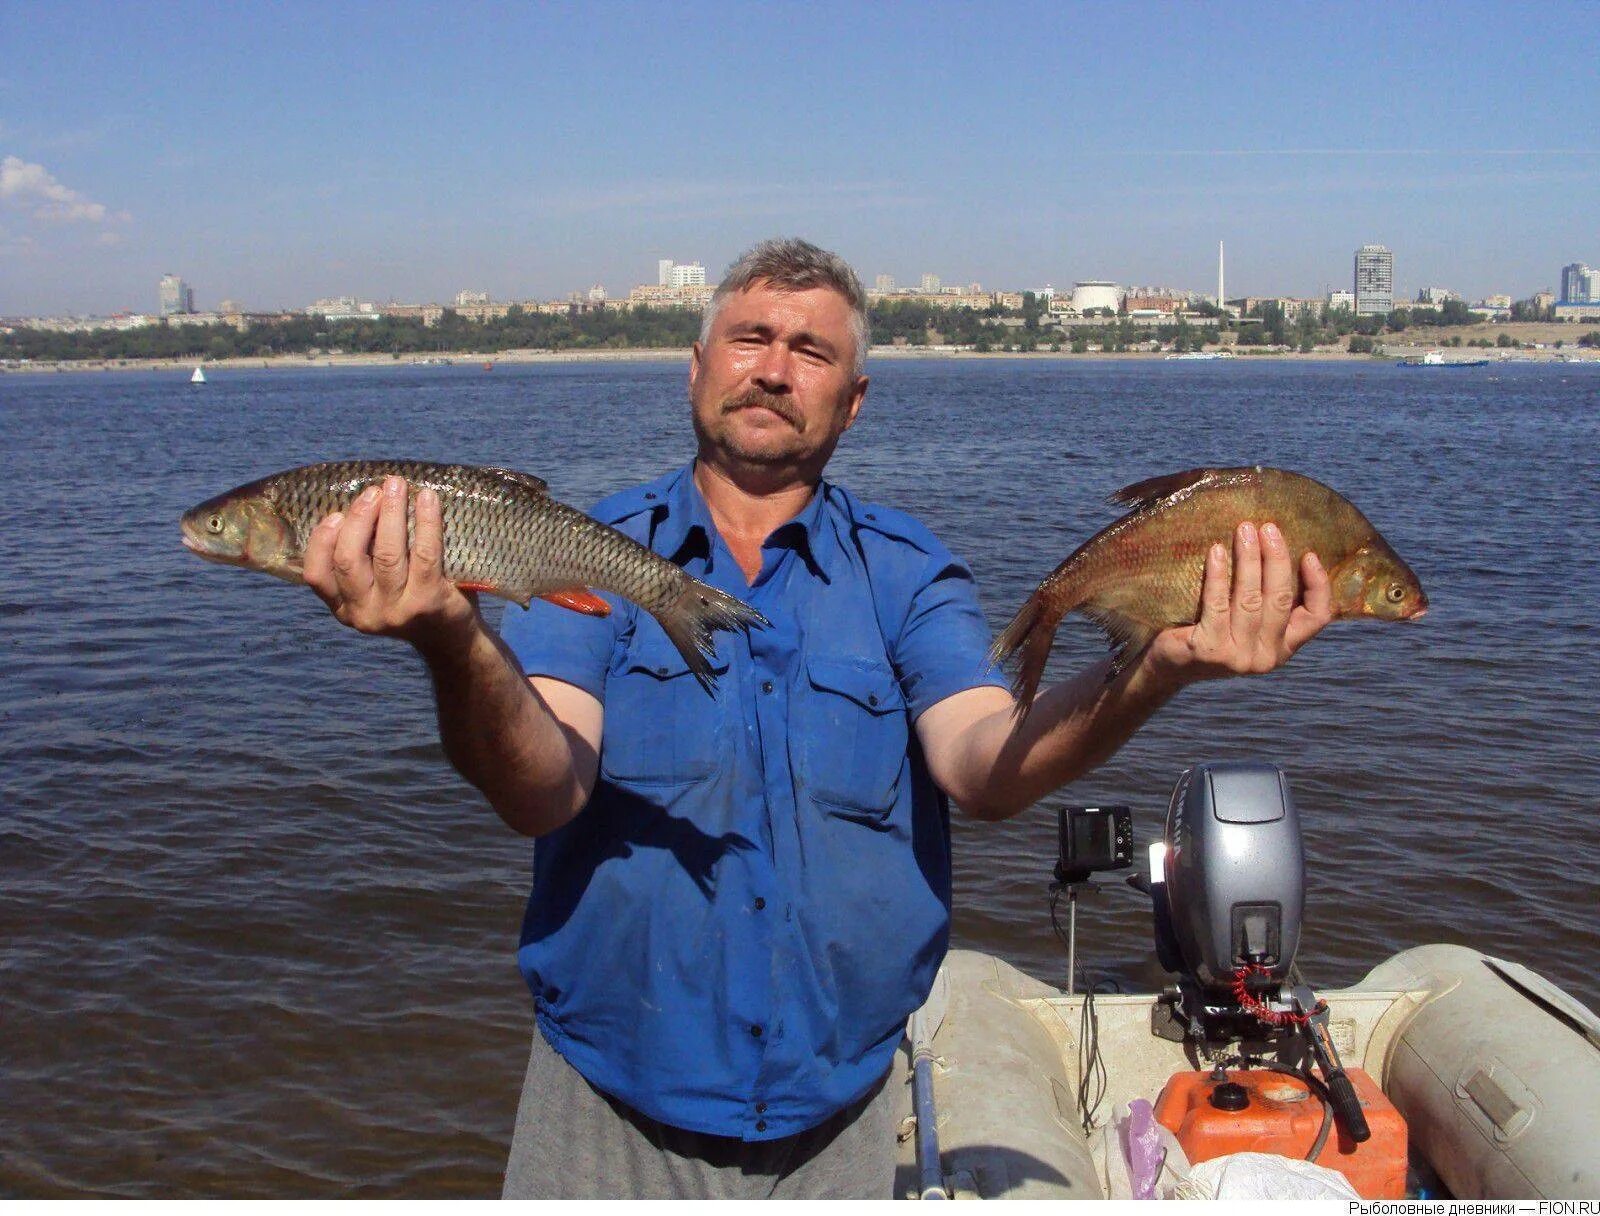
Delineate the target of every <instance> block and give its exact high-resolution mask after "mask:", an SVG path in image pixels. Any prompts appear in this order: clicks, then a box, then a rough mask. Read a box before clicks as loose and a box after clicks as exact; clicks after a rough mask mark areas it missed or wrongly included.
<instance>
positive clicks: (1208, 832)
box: [1152, 760, 1305, 997]
mask: <svg viewBox="0 0 1600 1216" xmlns="http://www.w3.org/2000/svg"><path fill="white" fill-rule="evenodd" d="M1165 843H1166V859H1165V863H1164V868H1165V874H1164V877H1165V881H1164V882H1160V883H1156V884H1153V886H1152V898H1153V899H1154V900H1155V903H1156V933H1157V940H1156V945H1157V950H1158V951H1159V953H1160V955H1161V963H1162V966H1164V967H1166V968H1167V970H1169V971H1173V972H1176V973H1177V974H1179V975H1183V976H1186V977H1188V978H1190V979H1192V980H1193V981H1194V982H1195V983H1196V984H1197V985H1198V986H1199V987H1200V988H1201V989H1202V990H1203V991H1204V995H1206V996H1208V997H1216V996H1220V995H1221V994H1222V993H1232V992H1233V990H1234V988H1235V987H1236V982H1237V977H1238V976H1239V974H1240V972H1241V970H1243V971H1244V972H1245V974H1246V976H1247V982H1248V985H1249V987H1250V988H1251V989H1253V990H1257V991H1259V990H1262V989H1266V988H1270V987H1271V986H1273V985H1275V984H1279V983H1282V981H1283V980H1285V979H1286V978H1287V977H1288V974H1289V967H1290V964H1292V963H1293V962H1294V955H1295V951H1296V950H1297V949H1298V948H1299V945H1300V918H1301V914H1302V913H1303V912H1304V910H1305V855H1304V852H1303V850H1302V845H1301V842H1300V821H1299V819H1298V818H1297V817H1296V816H1295V810H1294V802H1293V801H1292V800H1291V799H1290V797H1289V782H1288V779H1287V778H1286V777H1285V776H1284V773H1283V770H1282V769H1280V768H1278V766H1277V765H1275V764H1265V763H1262V762H1260V761H1249V760H1247V761H1238V762H1233V763H1218V764H1201V765H1197V766H1196V767H1194V768H1192V769H1190V770H1189V771H1188V772H1186V773H1184V775H1183V776H1182V777H1181V778H1180V779H1179V781H1178V785H1177V788H1175V789H1174V790H1173V791H1172V801H1171V803H1170V804H1169V806H1168V808H1167V830H1166V840H1165ZM1152 877H1156V876H1155V875H1152Z"/></svg>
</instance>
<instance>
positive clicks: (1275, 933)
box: [1149, 761, 1405, 1196]
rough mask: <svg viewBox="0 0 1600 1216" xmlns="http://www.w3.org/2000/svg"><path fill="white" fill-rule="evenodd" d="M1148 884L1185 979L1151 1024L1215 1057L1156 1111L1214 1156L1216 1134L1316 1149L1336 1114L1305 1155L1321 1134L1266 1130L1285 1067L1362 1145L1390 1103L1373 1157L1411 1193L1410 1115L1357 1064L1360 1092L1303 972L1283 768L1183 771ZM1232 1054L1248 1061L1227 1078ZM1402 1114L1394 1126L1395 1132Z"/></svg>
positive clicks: (1299, 902)
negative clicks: (1407, 1178) (1298, 962)
mask: <svg viewBox="0 0 1600 1216" xmlns="http://www.w3.org/2000/svg"><path fill="white" fill-rule="evenodd" d="M1149 890H1150V896H1151V901H1152V903H1153V905H1154V912H1155V931H1156V950H1157V954H1158V955H1159V957H1160V960H1161V964H1162V966H1163V967H1165V968H1166V969H1167V970H1168V971H1171V972H1173V973H1174V974H1175V975H1176V976H1177V977H1178V983H1177V985H1176V987H1175V988H1174V989H1172V990H1170V991H1169V992H1167V993H1165V994H1164V995H1163V996H1162V998H1161V1000H1160V1001H1159V1002H1158V1003H1157V1005H1156V1007H1155V1010H1154V1011H1153V1015H1152V1016H1153V1022H1152V1027H1151V1029H1152V1031H1153V1032H1154V1033H1155V1034H1157V1035H1160V1036H1162V1037H1164V1038H1170V1039H1173V1040H1175V1041H1179V1042H1187V1043H1188V1044H1189V1045H1190V1047H1191V1049H1192V1052H1193V1056H1192V1058H1194V1059H1195V1061H1196V1063H1198V1062H1199V1060H1200V1058H1201V1057H1204V1058H1206V1059H1207V1060H1210V1061H1211V1062H1212V1063H1213V1067H1212V1068H1211V1069H1210V1070H1209V1071H1208V1070H1204V1069H1202V1070H1200V1071H1198V1072H1194V1073H1179V1074H1178V1075H1176V1076H1174V1077H1173V1078H1172V1079H1171V1080H1170V1081H1169V1082H1168V1084H1167V1087H1166V1088H1165V1089H1164V1090H1163V1091H1162V1095H1161V1099H1160V1101H1159V1102H1158V1103H1157V1105H1156V1117H1157V1118H1158V1119H1159V1120H1160V1121H1161V1122H1163V1123H1164V1124H1166V1125H1167V1126H1169V1127H1170V1128H1171V1129H1172V1130H1173V1132H1174V1133H1175V1134H1177V1135H1178V1137H1179V1141H1180V1143H1183V1144H1184V1146H1185V1149H1186V1150H1188V1151H1189V1152H1190V1159H1191V1160H1195V1161H1199V1160H1207V1159H1209V1158H1210V1157H1212V1156H1216V1155H1218V1154H1219V1152H1220V1151H1223V1149H1222V1148H1221V1147H1220V1146H1228V1147H1227V1151H1235V1150H1236V1149H1237V1148H1238V1147H1241V1146H1245V1147H1247V1146H1249V1145H1252V1144H1256V1145H1260V1144H1265V1143H1269V1142H1271V1143H1277V1144H1279V1145H1280V1148H1279V1149H1278V1150H1277V1151H1287V1149H1288V1147H1289V1146H1291V1145H1292V1146H1293V1147H1294V1155H1306V1156H1309V1157H1310V1158H1311V1159H1313V1160H1316V1159H1318V1158H1319V1154H1323V1153H1324V1150H1325V1149H1326V1147H1327V1142H1328V1132H1329V1128H1328V1120H1327V1119H1326V1117H1325V1118H1324V1122H1323V1126H1322V1128H1321V1131H1320V1133H1319V1134H1317V1135H1316V1137H1315V1140H1314V1141H1313V1142H1312V1147H1311V1152H1310V1153H1308V1154H1307V1153H1305V1151H1304V1145H1303V1144H1301V1143H1300V1139H1299V1138H1300V1137H1302V1136H1304V1137H1305V1138H1306V1139H1310V1137H1311V1133H1310V1132H1309V1131H1306V1130H1305V1129H1301V1130H1299V1131H1295V1130H1292V1127H1291V1125H1292V1122H1293V1120H1292V1118H1290V1117H1289V1116H1288V1115H1284V1117H1283V1118H1282V1119H1281V1120H1279V1122H1281V1125H1282V1126H1281V1128H1280V1129H1279V1131H1281V1133H1282V1134H1281V1136H1278V1135H1277V1132H1273V1134H1272V1135H1268V1136H1266V1137H1265V1139H1263V1138H1262V1133H1261V1126H1260V1119H1261V1117H1262V1116H1263V1115H1270V1116H1271V1118H1272V1119H1273V1120H1276V1119H1277V1117H1278V1115H1279V1114H1281V1113H1282V1112H1281V1111H1279V1110H1278V1104H1275V1103H1274V1102H1273V1101H1272V1100H1271V1099H1269V1098H1266V1097H1264V1096H1263V1093H1264V1092H1265V1091H1263V1090H1262V1088H1261V1087H1262V1085H1263V1083H1264V1082H1269V1081H1270V1080H1271V1078H1272V1077H1273V1076H1274V1075H1276V1076H1277V1077H1278V1080H1277V1082H1276V1084H1277V1085H1279V1086H1280V1087H1281V1085H1282V1075H1283V1074H1289V1075H1291V1076H1294V1077H1296V1078H1300V1079H1303V1081H1304V1083H1305V1084H1306V1085H1307V1086H1311V1087H1314V1092H1316V1093H1317V1094H1318V1096H1320V1097H1321V1098H1322V1099H1323V1103H1324V1110H1325V1111H1326V1112H1327V1113H1329V1114H1331V1115H1332V1116H1334V1117H1335V1118H1336V1119H1337V1121H1338V1124H1339V1126H1340V1128H1341V1130H1342V1132H1343V1134H1344V1137H1345V1138H1346V1139H1347V1140H1348V1141H1349V1143H1350V1144H1352V1145H1362V1144H1364V1143H1365V1142H1366V1141H1367V1140H1368V1139H1369V1138H1370V1136H1371V1132H1370V1129H1369V1126H1368V1121H1367V1118H1366V1112H1367V1110H1372V1111H1373V1112H1374V1113H1376V1112H1377V1111H1379V1110H1380V1109H1382V1110H1385V1112H1386V1113H1385V1118H1386V1122H1385V1128H1386V1134H1385V1136H1384V1137H1382V1140H1383V1144H1382V1145H1381V1151H1382V1152H1381V1157H1380V1156H1379V1155H1378V1154H1377V1153H1375V1152H1374V1151H1372V1150H1368V1151H1366V1152H1365V1154H1364V1156H1365V1160H1368V1161H1372V1160H1378V1161H1379V1162H1380V1166H1381V1168H1380V1172H1381V1173H1382V1175H1383V1179H1384V1181H1383V1182H1382V1183H1381V1187H1380V1189H1381V1190H1382V1193H1383V1194H1384V1195H1385V1196H1387V1195H1390V1194H1391V1193H1393V1192H1392V1188H1393V1186H1394V1185H1395V1178H1396V1177H1397V1176H1398V1178H1399V1183H1400V1185H1401V1190H1400V1192H1399V1193H1400V1194H1403V1193H1404V1189H1403V1183H1404V1174H1405V1136H1404V1122H1403V1120H1400V1119H1399V1116H1398V1113H1394V1114H1393V1115H1392V1119H1390V1118H1389V1116H1388V1112H1392V1111H1393V1108H1392V1107H1391V1106H1389V1104H1388V1102H1387V1099H1385V1098H1384V1097H1383V1094H1382V1091H1381V1090H1378V1089H1377V1087H1376V1086H1375V1085H1374V1084H1373V1083H1372V1082H1371V1080H1370V1079H1369V1078H1367V1077H1366V1076H1365V1074H1363V1073H1360V1070H1355V1072H1356V1075H1357V1078H1358V1079H1359V1081H1360V1083H1361V1085H1362V1093H1361V1095H1360V1096H1358V1094H1357V1092H1356V1088H1355V1085H1354V1083H1353V1082H1352V1080H1351V1076H1350V1074H1348V1073H1347V1072H1346V1071H1345V1069H1344V1067H1343V1066H1342V1064H1341V1063H1340V1061H1339V1056H1338V1052H1337V1050H1336V1049H1335V1047H1334V1045H1333V1039H1332V1036H1331V1035H1330V1034H1329V1031H1328V1007H1327V1004H1326V1002H1324V1001H1319V1000H1318V999H1317V998H1316V995H1315V994H1314V993H1313V992H1312V991H1311V989H1310V988H1309V987H1308V986H1306V985H1305V984H1304V983H1301V982H1300V981H1299V975H1298V973H1297V972H1295V971H1294V956H1295V951H1296V950H1297V949H1298V948H1299V945H1300V923H1301V916H1302V913H1303V912H1304V909H1305V854H1304V849H1303V846H1302V843H1301V839H1300V821H1299V819H1298V817H1297V816H1296V814H1295V809H1294V802H1293V800H1292V799H1291V798H1290V796H1289V782H1288V778H1287V777H1286V776H1285V774H1284V772H1283V770H1282V769H1280V768H1278V766H1277V765H1275V764H1266V763H1262V762H1259V761H1241V762H1231V763H1213V764H1199V765H1196V766H1195V767H1194V768H1192V769H1190V770H1189V771H1188V772H1186V773H1184V774H1183V776H1182V777H1181V778H1180V779H1179V781H1178V784H1177V787H1176V788H1175V789H1174V790H1173V792H1172V801H1171V803H1170V804H1169V806H1168V808H1167V824H1166V833H1165V837H1164V840H1163V841H1162V843H1161V844H1159V845H1155V846H1152V849H1151V873H1150V884H1149ZM1230 1052H1231V1053H1233V1054H1230ZM1268 1057H1277V1058H1276V1059H1269V1058H1268ZM1312 1062H1315V1064H1316V1067H1317V1069H1318V1070H1320V1073H1321V1077H1320V1078H1319V1077H1317V1076H1316V1075H1315V1074H1314V1073H1313V1072H1312V1069H1311V1064H1312ZM1230 1065H1231V1066H1234V1067H1236V1068H1237V1069H1238V1071H1235V1072H1234V1073H1233V1074H1232V1075H1231V1077H1230V1075H1229V1073H1228V1071H1227V1068H1228V1066H1230ZM1269 1088H1270V1086H1269ZM1269 1122H1270V1120H1269ZM1396 1125H1397V1126H1398V1129H1399V1130H1398V1133H1397V1134H1396V1133H1393V1132H1391V1131H1389V1130H1387V1129H1390V1128H1392V1127H1393V1126H1396ZM1274 1126H1276V1125H1274ZM1245 1128H1248V1129H1249V1131H1248V1134H1246V1133H1245V1132H1244V1131H1243V1129H1245ZM1273 1136H1277V1139H1276V1140H1274V1139H1273ZM1251 1137H1254V1139H1251ZM1396 1146H1398V1148H1397V1147H1396ZM1379 1148H1380V1146H1377V1145H1375V1146H1373V1149H1374V1150H1377V1149H1379ZM1397 1162H1398V1164H1396V1163H1397ZM1324 1163H1325V1164H1328V1163H1329V1161H1324ZM1346 1164H1348V1163H1346ZM1337 1168H1346V1166H1345V1165H1339V1166H1338V1167H1337ZM1396 1171H1398V1174H1397V1173H1396ZM1363 1193H1364V1194H1365V1193H1366V1192H1363Z"/></svg>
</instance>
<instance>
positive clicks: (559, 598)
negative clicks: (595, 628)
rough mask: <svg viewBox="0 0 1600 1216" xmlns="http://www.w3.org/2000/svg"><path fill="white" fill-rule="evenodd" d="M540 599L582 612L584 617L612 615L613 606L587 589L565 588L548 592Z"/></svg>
mask: <svg viewBox="0 0 1600 1216" xmlns="http://www.w3.org/2000/svg"><path fill="white" fill-rule="evenodd" d="M539 598H540V599H542V600H548V601H549V602H550V603H552V604H555V605H557V606H559V607H562V608H570V609H572V611H574V612H581V613H583V615H584V616H610V615H611V605H610V604H608V603H606V602H605V601H604V600H603V599H601V598H600V597H599V596H598V595H596V594H595V593H594V592H593V591H590V590H589V589H588V588H587V587H563V588H561V589H560V590H559V591H546V592H545V593H544V594H543V595H541V596H540V597H539Z"/></svg>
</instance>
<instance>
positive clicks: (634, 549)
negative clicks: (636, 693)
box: [180, 460, 768, 692]
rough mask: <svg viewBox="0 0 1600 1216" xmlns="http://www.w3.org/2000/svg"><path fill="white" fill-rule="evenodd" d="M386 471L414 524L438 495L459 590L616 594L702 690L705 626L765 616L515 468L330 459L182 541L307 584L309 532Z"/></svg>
mask: <svg viewBox="0 0 1600 1216" xmlns="http://www.w3.org/2000/svg"><path fill="white" fill-rule="evenodd" d="M389 476H396V477H403V478H405V480H406V483H407V485H408V486H409V507H410V511H411V518H410V528H411V530H413V531H414V529H415V519H416V516H415V509H416V496H417V492H418V491H419V490H421V489H423V488H424V487H427V488H430V489H432V490H434V491H436V492H437V493H438V495H439V503H440V507H441V510H442V514H443V520H444V574H445V577H446V578H448V579H450V580H451V581H452V582H454V583H455V584H456V585H457V586H459V587H461V588H463V589H464V590H470V591H483V592H487V593H488V594H490V595H496V596H499V597H501V598H502V599H507V600H511V601H512V602H514V603H517V604H520V605H522V606H523V607H524V608H526V607H527V606H528V605H529V604H530V603H531V602H532V601H533V600H535V599H545V600H549V601H550V602H552V603H555V604H559V605H561V606H562V607H565V608H570V609H572V610H574V611H577V612H582V613H585V614H588V615H591V616H606V615H608V614H609V613H610V611H611V606H610V605H609V604H608V603H607V602H606V601H605V600H603V599H601V598H600V597H599V596H598V595H595V594H594V590H600V591H610V592H613V593H614V594H616V595H620V596H622V597H624V598H626V599H628V600H631V601H632V602H633V603H635V604H637V605H638V606H639V607H641V608H643V609H644V610H645V611H646V612H648V613H650V615H651V616H653V617H655V618H656V620H657V621H658V622H660V624H661V628H662V629H663V630H664V631H665V632H666V635H667V637H668V638H670V639H671V640H672V644H673V645H674V646H676V647H677V648H678V652H679V653H680V654H681V655H683V658H684V662H685V663H687V664H688V667H689V670H690V671H691V672H693V673H694V677H695V679H697V680H698V681H699V682H700V685H701V687H702V688H704V689H705V690H706V691H707V692H714V691H715V677H714V675H713V672H712V666H711V660H712V659H713V658H714V657H715V654H716V650H715V645H714V643H713V638H712V635H713V633H714V632H716V631H718V630H728V631H733V630H741V629H742V630H746V631H748V630H750V629H752V628H765V627H766V626H767V624H768V622H767V619H766V618H765V617H764V616H762V615H761V613H759V612H757V611H756V610H755V609H754V608H751V607H750V606H749V605H747V604H745V603H744V602H743V601H742V600H739V599H737V598H735V597H734V596H731V595H728V594H727V593H725V592H722V591H718V590H717V589H716V588H715V587H711V586H708V585H707V584H705V583H703V582H701V581H699V580H698V579H695V578H691V577H690V576H689V575H688V574H686V573H685V572H684V571H683V569H682V568H681V567H679V566H676V565H674V564H673V563H672V562H670V561H668V560H667V559H666V558H664V557H661V556H660V555H659V554H656V553H652V552H651V551H650V550H649V549H647V548H645V547H644V546H643V545H641V544H640V543H639V542H638V541H636V540H634V539H633V538H632V537H629V536H625V535H623V534H622V533H621V532H618V531H617V530H616V529H615V528H611V527H608V526H607V525H605V524H602V523H600V522H598V521H596V520H593V519H591V518H589V516H587V515H585V514H583V513H582V512H581V511H577V510H575V509H573V508H572V507H569V506H567V505H566V504H565V503H562V502H558V501H557V500H556V499H554V498H552V497H551V496H550V488H549V486H548V485H546V484H545V482H544V481H543V480H541V479H540V478H538V477H535V476H533V474H531V473H522V472H518V471H516V470H514V469H502V468H490V467H483V466H476V465H463V464H431V463H427V462H424V461H419V460H344V461H329V462H326V463H322V464H311V465H304V466H302V467H300V468H294V469H286V470H284V471H283V472H279V473H273V474H271V475H270V476H267V477H263V478H260V479H259V480H257V481H252V482H249V483H247V484H245V485H242V486H239V487H237V488H235V489H232V490H229V491H227V492H226V493H224V494H219V495H217V496H216V497H215V498H209V499H207V500H206V501H205V502H202V503H201V504H199V505H198V506H196V507H193V508H192V509H190V510H189V511H187V512H185V513H184V515H183V518H182V520H181V521H180V522H181V526H182V533H183V544H184V547H185V548H186V549H188V550H189V551H190V552H192V553H195V554H197V555H198V556H200V557H203V558H205V559H206V560H207V561H212V562H219V563H221V564H223V565H229V566H241V567H244V568H245V569H250V570H259V571H261V572H262V573H265V574H270V575H273V576H275V577H277V578H281V579H283V580H284V581H286V582H290V583H303V582H304V581H305V571H304V561H305V549H306V543H307V541H308V540H309V539H310V536H311V532H312V530H313V529H314V528H315V527H316V526H317V524H318V523H319V522H320V521H321V520H322V519H323V518H325V517H326V516H328V515H330V514H332V513H333V512H335V511H343V510H345V509H347V508H348V507H349V505H350V503H351V502H352V501H353V500H354V499H355V498H356V496H357V495H359V494H360V493H361V492H362V490H364V489H366V488H367V487H368V486H372V485H381V484H382V483H383V481H384V479H385V478H386V477H389Z"/></svg>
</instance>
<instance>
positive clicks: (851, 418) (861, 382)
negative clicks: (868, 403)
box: [844, 376, 868, 431]
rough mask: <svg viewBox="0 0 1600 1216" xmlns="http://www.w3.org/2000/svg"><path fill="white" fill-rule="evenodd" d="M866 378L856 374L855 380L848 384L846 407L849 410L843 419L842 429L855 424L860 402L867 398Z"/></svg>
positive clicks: (859, 410) (847, 428) (859, 411)
mask: <svg viewBox="0 0 1600 1216" xmlns="http://www.w3.org/2000/svg"><path fill="white" fill-rule="evenodd" d="M867 380H868V378H867V377H866V376H857V377H856V382H855V383H854V384H853V385H851V386H850V403H849V405H848V407H847V409H848V411H849V412H848V414H847V415H846V416H845V420H844V429H845V430H847V431H848V430H849V429H850V428H851V427H853V426H854V425H855V424H856V415H858V414H859V413H861V403H862V402H863V401H865V400H866V399H867Z"/></svg>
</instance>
